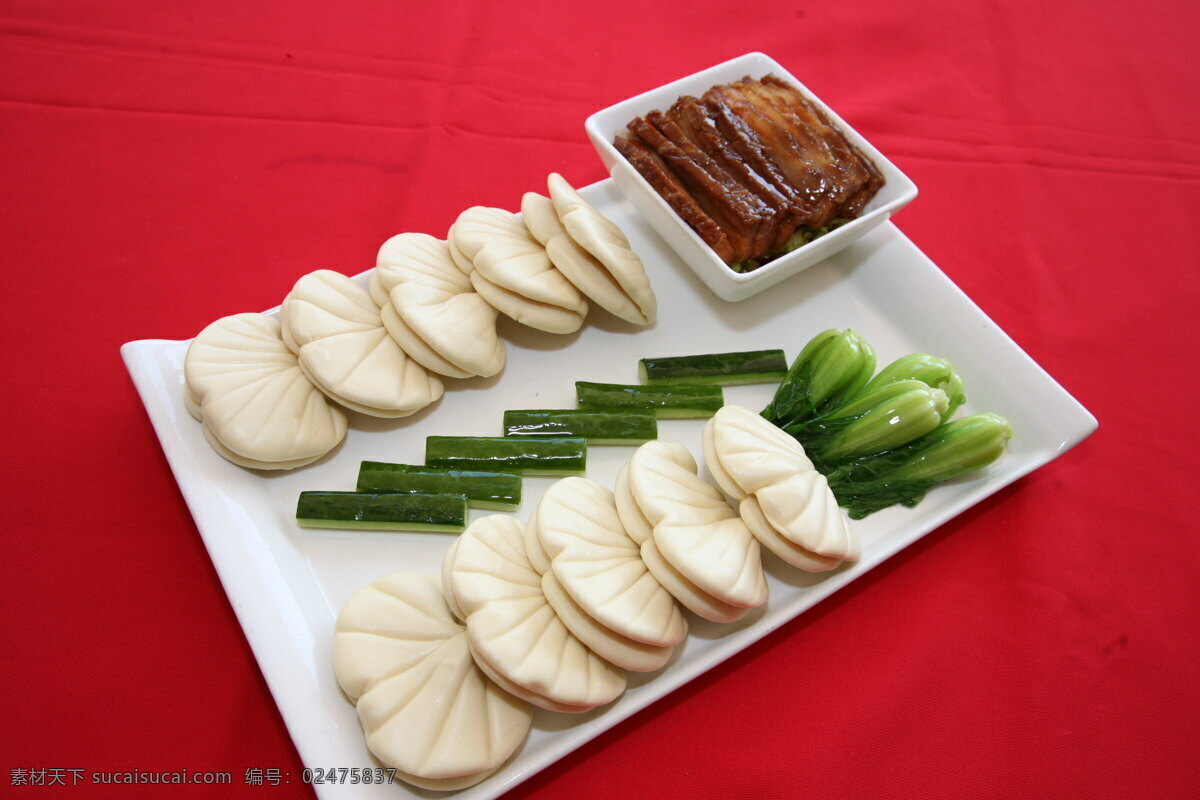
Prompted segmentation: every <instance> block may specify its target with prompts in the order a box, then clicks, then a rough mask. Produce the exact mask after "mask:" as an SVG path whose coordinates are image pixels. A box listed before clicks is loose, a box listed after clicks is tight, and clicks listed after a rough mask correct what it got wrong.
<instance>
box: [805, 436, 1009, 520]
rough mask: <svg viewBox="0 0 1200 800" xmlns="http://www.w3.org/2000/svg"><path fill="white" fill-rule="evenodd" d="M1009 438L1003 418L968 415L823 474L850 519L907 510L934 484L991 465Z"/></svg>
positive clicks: (1001, 452) (1002, 450)
mask: <svg viewBox="0 0 1200 800" xmlns="http://www.w3.org/2000/svg"><path fill="white" fill-rule="evenodd" d="M1012 437H1013V430H1012V426H1011V425H1010V424H1009V422H1008V420H1006V419H1005V418H1004V417H1001V416H999V415H997V414H972V415H971V416H969V417H963V418H961V419H956V420H954V421H952V422H947V423H944V424H942V425H939V426H938V427H937V428H936V429H935V430H934V431H933V432H931V433H928V434H926V435H925V436H922V437H921V438H919V439H917V440H915V441H913V442H910V443H909V444H907V445H905V446H903V447H899V448H897V449H895V450H890V451H887V452H883V453H878V454H876V455H872V456H867V457H865V458H860V459H858V460H856V461H853V462H850V463H848V464H845V465H843V466H841V467H838V468H837V469H835V470H833V471H832V472H829V473H827V477H828V479H829V486H830V488H832V489H833V493H834V495H835V496H836V497H837V499H838V503H839V504H840V505H842V506H843V507H844V508H846V509H847V511H848V512H849V514H850V517H851V518H852V519H862V518H863V517H865V516H867V515H868V514H873V513H874V512H876V511H879V510H880V509H883V508H887V507H888V506H891V505H895V504H896V503H899V504H901V505H904V506H908V507H910V508H911V507H912V506H915V505H916V504H917V503H919V502H921V500H922V499H923V498H924V497H925V493H926V492H928V491H929V490H930V489H932V488H933V487H934V486H936V485H937V484H939V483H942V482H943V481H948V480H950V479H951V478H956V477H958V476H960V475H965V474H967V473H969V472H974V471H975V470H977V469H982V468H983V467H986V466H987V465H989V464H991V463H992V462H993V461H995V460H996V459H997V458H999V457H1000V456H1001V455H1002V454H1003V453H1004V450H1005V448H1006V446H1007V445H1008V442H1009V440H1010V439H1012Z"/></svg>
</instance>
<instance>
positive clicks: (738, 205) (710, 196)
mask: <svg viewBox="0 0 1200 800" xmlns="http://www.w3.org/2000/svg"><path fill="white" fill-rule="evenodd" d="M664 129H666V131H667V133H664ZM629 130H630V131H632V132H633V133H634V134H635V135H636V136H637V137H638V138H639V139H641V140H642V142H643V143H644V144H645V145H646V146H648V147H649V148H650V149H651V150H653V151H654V152H655V153H657V154H658V155H659V157H661V158H662V160H663V162H664V163H666V164H667V165H668V166H670V167H671V171H672V172H673V173H675V175H676V177H678V178H679V181H680V183H682V184H683V185H684V186H685V187H686V188H687V190H688V192H689V193H690V194H691V196H692V199H693V200H695V201H696V203H697V204H698V205H699V206H700V207H701V208H702V209H704V211H705V213H707V214H708V215H709V216H710V217H712V219H713V221H714V222H716V223H717V225H718V226H719V227H720V228H721V231H722V232H723V233H724V234H725V236H726V237H727V238H728V240H729V244H730V248H731V251H732V253H731V255H730V257H729V258H728V259H726V262H727V263H736V262H738V261H742V260H744V259H746V258H749V257H750V256H751V254H752V253H753V250H754V236H755V234H756V233H757V231H758V228H759V226H760V225H761V224H762V215H761V213H760V208H761V203H760V202H759V201H758V198H756V197H754V195H753V194H751V193H750V192H748V191H746V190H745V189H743V188H742V187H740V186H738V185H737V184H736V183H735V182H733V181H732V180H730V179H729V178H728V176H727V175H724V174H723V171H717V170H716V169H714V168H715V164H714V163H713V162H712V159H709V158H707V157H706V156H704V154H703V153H700V152H699V151H698V150H697V148H696V147H695V146H694V145H692V144H691V143H690V142H688V141H687V137H685V136H683V135H682V133H681V132H680V131H679V130H678V126H675V125H673V124H670V123H669V121H664V115H663V114H662V112H658V111H652V112H650V113H649V114H647V115H646V116H645V117H643V118H639V119H636V120H634V121H633V122H631V123H630V124H629Z"/></svg>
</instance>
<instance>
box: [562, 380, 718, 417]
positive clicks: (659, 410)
mask: <svg viewBox="0 0 1200 800" xmlns="http://www.w3.org/2000/svg"><path fill="white" fill-rule="evenodd" d="M575 399H576V401H577V402H578V405H579V407H580V408H582V409H598V408H608V409H615V408H620V409H630V408H649V409H652V410H653V411H654V414H655V416H657V417H658V418H659V419H670V418H675V419H695V418H700V417H711V416H712V415H713V414H715V413H717V410H718V409H720V408H721V406H723V405H725V393H724V391H723V390H722V389H721V387H720V386H712V385H696V386H690V385H687V384H664V385H662V386H641V385H624V384H616V383H588V382H587V381H576V382H575Z"/></svg>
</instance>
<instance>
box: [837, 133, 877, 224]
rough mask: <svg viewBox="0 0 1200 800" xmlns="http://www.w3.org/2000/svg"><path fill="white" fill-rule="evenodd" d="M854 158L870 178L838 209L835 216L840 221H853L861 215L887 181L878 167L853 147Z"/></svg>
mask: <svg viewBox="0 0 1200 800" xmlns="http://www.w3.org/2000/svg"><path fill="white" fill-rule="evenodd" d="M854 156H855V158H857V159H858V163H860V164H862V165H863V167H864V168H865V169H866V170H867V173H868V174H869V176H870V177H868V178H867V183H866V185H865V186H863V187H862V188H861V189H859V190H858V191H857V192H855V193H854V194H852V195H851V196H850V199H848V200H847V201H846V202H845V203H843V204H842V207H841V208H840V209H838V212H837V216H838V217H840V218H842V219H855V218H857V217H858V216H859V215H861V214H862V212H863V209H864V208H866V205H867V203H869V202H871V198H873V197H874V196H875V195H876V194H877V193H878V192H879V190H880V189H882V188H883V185H884V184H885V183H887V179H886V178H884V177H883V173H882V172H880V171H879V167H877V166H875V162H874V161H872V160H871V159H870V158H869V157H868V156H867V154H866V153H864V152H863V151H861V150H859V149H858V148H857V147H854Z"/></svg>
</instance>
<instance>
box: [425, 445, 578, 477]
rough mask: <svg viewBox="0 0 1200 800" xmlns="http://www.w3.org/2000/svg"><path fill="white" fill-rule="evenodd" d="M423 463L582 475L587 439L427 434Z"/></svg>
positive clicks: (486, 469)
mask: <svg viewBox="0 0 1200 800" xmlns="http://www.w3.org/2000/svg"><path fill="white" fill-rule="evenodd" d="M425 463H426V464H428V465H429V466H431V467H453V468H455V469H470V470H482V471H486V472H515V473H518V474H521V475H582V474H583V473H584V472H585V471H586V470H587V440H586V439H579V438H570V439H539V438H536V437H530V438H525V437H507V436H429V437H426V439H425Z"/></svg>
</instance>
